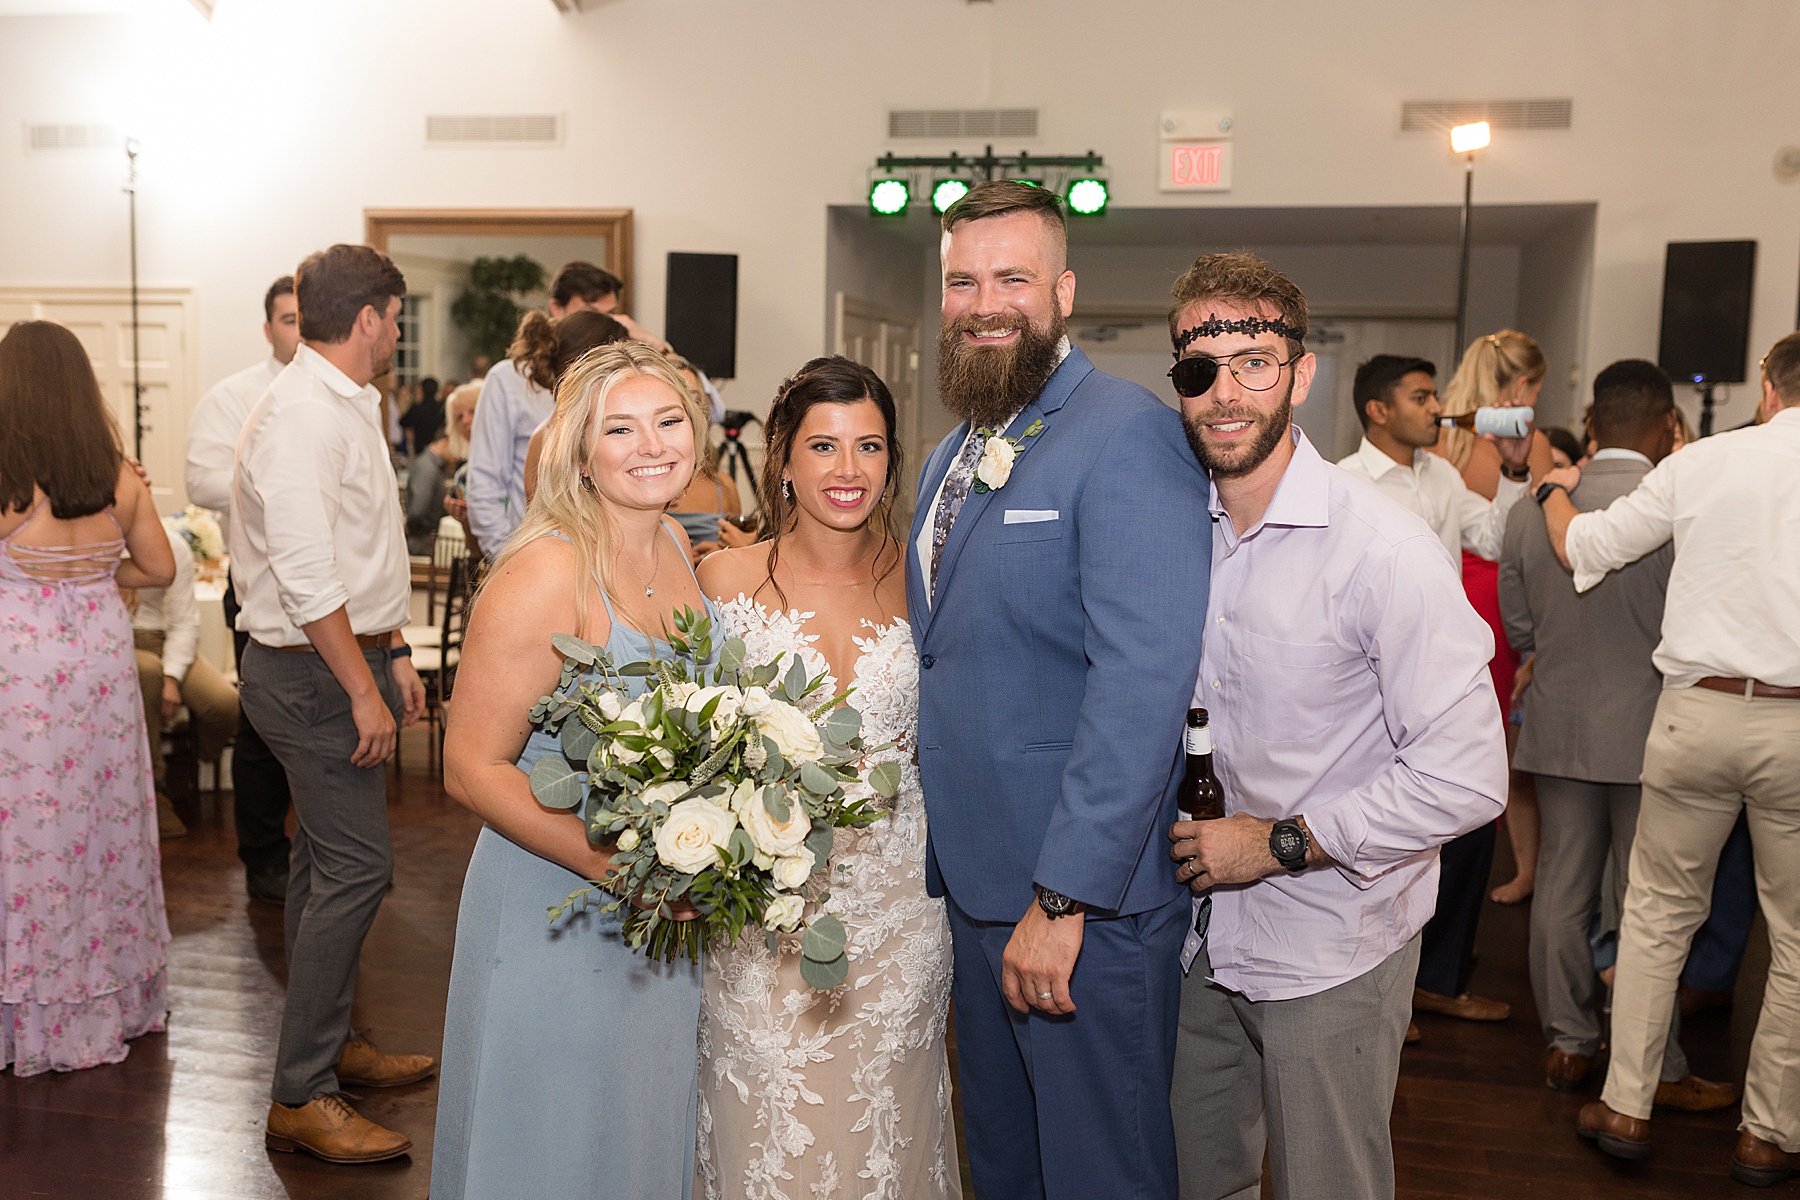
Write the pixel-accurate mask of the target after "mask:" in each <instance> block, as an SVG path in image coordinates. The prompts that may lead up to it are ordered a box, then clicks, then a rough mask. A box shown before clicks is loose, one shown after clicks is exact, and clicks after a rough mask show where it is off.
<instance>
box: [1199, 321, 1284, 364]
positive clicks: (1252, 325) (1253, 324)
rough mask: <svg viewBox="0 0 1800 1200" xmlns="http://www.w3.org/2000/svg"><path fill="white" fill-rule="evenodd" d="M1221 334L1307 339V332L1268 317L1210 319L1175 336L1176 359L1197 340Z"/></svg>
mask: <svg viewBox="0 0 1800 1200" xmlns="http://www.w3.org/2000/svg"><path fill="white" fill-rule="evenodd" d="M1221 333H1278V334H1280V335H1281V336H1282V337H1284V338H1291V339H1292V340H1294V341H1296V342H1298V341H1301V340H1303V339H1304V338H1305V337H1306V331H1305V330H1303V329H1295V328H1294V327H1293V326H1292V325H1289V324H1288V323H1287V322H1286V321H1283V320H1280V319H1279V318H1277V319H1276V320H1273V321H1271V320H1269V319H1267V318H1266V317H1240V318H1238V319H1237V320H1233V321H1221V320H1220V319H1219V318H1217V317H1208V318H1206V320H1204V321H1202V322H1200V324H1198V325H1196V326H1194V327H1193V328H1192V329H1184V330H1182V331H1181V332H1180V333H1178V334H1176V335H1175V357H1177V358H1180V357H1181V352H1182V351H1183V350H1186V349H1187V348H1188V346H1189V345H1190V344H1192V343H1193V342H1194V341H1195V340H1196V339H1198V338H1203V337H1217V336H1218V335H1219V334H1221Z"/></svg>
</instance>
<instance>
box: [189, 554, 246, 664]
mask: <svg viewBox="0 0 1800 1200" xmlns="http://www.w3.org/2000/svg"><path fill="white" fill-rule="evenodd" d="M194 601H195V603H197V604H198V605H199V606H200V654H201V655H202V656H203V657H204V658H205V659H206V660H207V661H208V662H210V663H212V665H213V666H215V667H217V668H219V670H220V672H222V673H223V674H224V676H225V677H226V678H227V679H236V678H237V656H236V654H235V653H234V652H233V648H232V644H231V627H230V626H229V625H227V624H225V585H224V583H222V582H220V583H213V582H210V581H208V580H205V579H201V580H196V581H195V583H194Z"/></svg>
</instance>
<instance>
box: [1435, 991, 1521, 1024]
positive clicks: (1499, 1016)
mask: <svg viewBox="0 0 1800 1200" xmlns="http://www.w3.org/2000/svg"><path fill="white" fill-rule="evenodd" d="M1413 1011H1414V1012H1428V1013H1437V1014H1438V1015H1439V1016H1444V1017H1459V1018H1461V1019H1462V1020H1464V1021H1504V1020H1506V1018H1508V1017H1510V1016H1512V1005H1510V1004H1508V1003H1506V1002H1505V1001H1503V1000H1489V999H1487V998H1486V997H1484V996H1472V995H1470V994H1469V993H1468V992H1464V993H1463V994H1462V995H1460V996H1440V995H1438V993H1436V992H1428V991H1426V990H1425V989H1424V988H1421V987H1416V988H1414V989H1413Z"/></svg>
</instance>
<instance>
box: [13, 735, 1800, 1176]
mask: <svg viewBox="0 0 1800 1200" xmlns="http://www.w3.org/2000/svg"><path fill="white" fill-rule="evenodd" d="M422 736H423V735H422V734H420V733H417V732H414V733H409V734H408V735H407V741H406V763H407V770H406V771H405V772H404V773H403V774H402V775H401V777H400V778H399V779H398V780H396V781H394V783H393V786H392V787H391V789H390V794H389V814H390V818H391V820H392V824H393V832H394V847H395V859H396V869H395V883H394V890H393V892H392V893H390V894H389V896H388V898H387V901H386V902H385V903H384V904H383V906H382V910H381V915H380V917H379V919H378V920H377V921H376V924H375V928H374V931H373V932H372V933H371V934H370V936H369V940H368V942H367V944H366V946H365V948H364V953H363V963H362V979H361V985H360V987H359V990H358V997H357V1015H356V1021H357V1024H358V1025H359V1026H366V1027H368V1028H369V1029H370V1030H371V1031H372V1033H373V1035H374V1037H375V1038H376V1040H377V1041H378V1042H379V1043H380V1044H381V1045H383V1046H384V1047H387V1048H390V1049H394V1050H399V1051H426V1052H436V1051H437V1050H438V1048H439V1042H440V1039H441V1037H442V1032H443V1012H444V991H445V986H446V982H447V978H448V975H449V969H450V951H451V944H452V939H453V935H454V930H455V919H456V903H457V894H458V890H459V888H460V886H461V882H462V875H463V868H464V866H465V865H466V863H467V860H468V854H469V849H470V847H471V845H472V844H473V842H474V838H475V833H476V830H477V825H476V823H475V822H474V821H473V820H472V819H471V818H470V817H469V816H468V815H467V814H466V813H465V812H464V811H463V810H462V809H461V808H459V807H458V806H457V805H456V804H454V803H453V802H451V801H449V800H448V799H447V798H445V797H444V795H443V793H442V791H441V790H440V789H439V788H438V786H437V785H436V783H435V781H434V780H433V779H432V778H431V777H430V776H429V775H428V773H427V772H426V770H425V753H424V750H425V743H424V741H423V740H422ZM226 804H227V806H228V805H229V798H227V800H226ZM1502 842H1503V843H1504V838H1503V839H1502ZM1501 858H1502V861H1501V862H1499V863H1496V866H1495V875H1496V878H1498V879H1504V878H1508V877H1510V873H1511V869H1510V864H1509V863H1508V862H1507V861H1505V855H1504V852H1503V853H1502V855H1501ZM163 871H164V881H165V885H166V891H167V896H168V905H169V924H170V927H171V929H172V931H173V933H174V939H175V940H174V944H173V945H172V947H171V949H170V954H169V980H170V994H171V1003H172V1005H173V1012H172V1013H171V1015H170V1022H169V1032H168V1033H167V1034H158V1035H153V1036H150V1037H145V1038H142V1039H140V1040H139V1041H137V1042H135V1043H134V1044H133V1047H132V1052H131V1056H130V1057H129V1058H128V1059H127V1060H126V1061H125V1062H124V1063H121V1064H119V1065H117V1066H110V1067H100V1068H96V1069H94V1070H89V1071H79V1072H74V1073H72V1074H67V1075H48V1076H37V1077H34V1078H31V1079H15V1078H13V1077H12V1075H11V1074H10V1073H5V1074H0V1197H5V1198H6V1200H14V1198H19V1200H22V1198H24V1197H48V1198H53V1200H65V1198H66V1200H77V1198H82V1200H85V1198H87V1197H99V1196H105V1197H107V1198H108V1200H143V1198H153V1197H170V1198H180V1200H190V1198H191V1200H215V1198H223V1197H232V1198H241V1200H265V1198H268V1200H276V1198H283V1197H293V1198H295V1200H310V1198H313V1197H319V1198H321V1200H323V1198H337V1197H357V1198H359V1200H401V1198H407V1200H416V1198H419V1197H424V1196H425V1195H426V1194H427V1192H428V1185H429V1176H430V1161H431V1134H432V1115H433V1112H434V1110H435V1106H436V1101H437V1085H436V1082H435V1081H431V1082H427V1083H422V1084H418V1085H416V1086H413V1087H409V1088H400V1089H396V1090H394V1091H389V1092H368V1093H365V1094H363V1096H362V1101H361V1103H362V1107H363V1111H364V1112H366V1113H367V1114H368V1115H369V1116H370V1117H372V1118H374V1119H375V1120H377V1121H380V1122H382V1123H383V1124H386V1125H389V1126H391V1127H393V1128H397V1129H400V1130H402V1131H404V1132H405V1133H406V1134H407V1135H408V1136H409V1137H411V1138H412V1139H413V1143H414V1150H413V1153H412V1155H411V1156H410V1158H405V1159H400V1160H398V1161H396V1162H393V1163H384V1164H379V1165H376V1166H365V1167H341V1166H332V1165H330V1164H327V1163H322V1162H318V1161H316V1160H314V1159H310V1158H307V1157H304V1156H295V1155H285V1154H270V1153H269V1152H267V1151H266V1150H264V1149H263V1143H262V1123H263V1116H264V1113H265V1111H266V1110H267V1106H268V1084H269V1074H270V1070H271V1064H272V1055H273V1046H274V1037H275V1031H276V1026H277V1024H278V1021H279V1017H280V1000H281V993H282V987H283V975H284V971H283V966H282V961H281V923H280V922H281V914H280V911H279V910H277V909H274V908H270V907H268V906H265V905H262V904H257V903H254V902H252V901H249V900H247V899H246V898H245V895H244V889H243V875H242V872H241V870H240V869H239V867H238V864H237V859H236V858H235V856H234V854H233V848H232V839H231V833H230V829H229V821H228V820H227V819H225V818H223V817H221V816H220V814H218V813H217V812H213V813H210V814H208V815H206V816H205V817H204V818H203V819H202V820H201V821H200V822H198V823H197V825H196V827H195V829H194V831H193V833H192V834H191V835H190V836H189V837H187V838H186V839H184V840H181V841H176V842H169V843H165V844H164V848H163ZM1527 919H1528V911H1527V909H1525V908H1518V909H1502V908H1499V907H1497V906H1494V905H1489V906H1488V909H1487V912H1486V914H1485V916H1484V919H1483V927H1482V942H1481V947H1482V962H1481V965H1480V967H1479V969H1478V971H1477V973H1476V988H1477V990H1479V991H1481V992H1482V993H1484V994H1486V995H1492V996H1497V997H1499V998H1502V999H1505V1000H1509V1001H1511V1002H1512V1004H1513V1007H1514V1016H1513V1018H1512V1020H1510V1021H1509V1022H1506V1023H1504V1024H1502V1025H1472V1024H1468V1023H1464V1022H1457V1021H1451V1020H1445V1019H1438V1018H1432V1017H1424V1018H1421V1020H1420V1025H1421V1027H1422V1029H1423V1030H1424V1034H1425V1041H1424V1043H1423V1044H1422V1045H1419V1046H1416V1047H1412V1048H1410V1049H1408V1050H1407V1051H1406V1054H1405V1057H1404V1059H1403V1060H1402V1071H1401V1079H1400V1087H1399V1094H1398V1096H1397V1098H1396V1100H1395V1105H1394V1121H1393V1125H1394V1139H1395V1153H1396V1157H1397V1160H1398V1168H1399V1183H1400V1190H1399V1195H1400V1196H1401V1197H1405V1198H1410V1200H1427V1198H1436V1197H1449V1196H1458V1197H1464V1196H1472V1197H1517V1196H1547V1197H1548V1196H1554V1197H1559V1198H1561V1197H1571V1198H1574V1197H1627V1196H1629V1197H1684V1198H1685V1197H1706V1196H1715V1195H1716V1196H1729V1195H1734V1194H1747V1193H1745V1192H1744V1190H1743V1189H1741V1188H1738V1187H1737V1186H1736V1185H1735V1184H1732V1183H1731V1182H1730V1181H1729V1180H1728V1179H1727V1178H1726V1176H1725V1165H1726V1159H1727V1156H1728V1155H1729V1154H1730V1150H1731V1145H1732V1141H1733V1138H1734V1136H1735V1135H1734V1134H1733V1132H1732V1131H1733V1129H1734V1127H1735V1125H1736V1121H1737V1113H1736V1110H1735V1109H1734V1110H1732V1111H1731V1112H1728V1113H1721V1114H1718V1115H1715V1116H1705V1117H1687V1116H1679V1115H1674V1114H1669V1115H1663V1114H1659V1115H1658V1117H1657V1120H1656V1123H1655V1135H1654V1136H1655V1139H1656V1142H1655V1145H1656V1152H1655V1155H1654V1157H1653V1158H1652V1160H1651V1161H1650V1162H1649V1163H1648V1164H1646V1165H1644V1166H1642V1167H1637V1168H1628V1167H1625V1166H1624V1165H1623V1164H1618V1163H1615V1162H1613V1161H1612V1160H1610V1159H1605V1158H1603V1157H1602V1156H1600V1155H1598V1154H1596V1153H1594V1152H1593V1151H1592V1150H1590V1149H1589V1148H1588V1147H1586V1146H1585V1145H1583V1144H1581V1143H1579V1142H1578V1141H1577V1140H1576V1138H1575V1136H1574V1133H1573V1131H1572V1130H1573V1122H1574V1119H1575V1111H1576V1109H1577V1108H1579V1107H1580V1105H1581V1103H1582V1101H1583V1100H1585V1099H1588V1098H1591V1096H1592V1095H1593V1094H1594V1090H1593V1089H1590V1091H1589V1093H1588V1094H1587V1095H1584V1096H1563V1095H1559V1094H1557V1093H1554V1092H1551V1091H1549V1090H1547V1089H1546V1088H1545V1087H1544V1085H1543V1082H1542V1074H1541V1072H1542V1065H1543V1044H1542V1041H1541V1039H1540V1038H1539V1036H1538V1032H1537V1025H1536V1021H1535V1018H1534V1016H1533V1010H1532V1005H1531V995H1530V988H1529V986H1528V984H1527V982H1526V978H1525V930H1526V922H1527ZM1766 966H1767V943H1766V940H1765V939H1764V938H1763V936H1762V935H1761V932H1760V930H1759V932H1758V935H1757V937H1756V938H1755V940H1754V941H1753V943H1752V951H1751V961H1750V962H1749V964H1747V966H1746V969H1745V973H1744V980H1743V982H1742V984H1741V985H1740V990H1739V996H1738V1002H1737V1005H1736V1007H1735V1008H1734V1009H1733V1010H1732V1011H1731V1012H1729V1013H1720V1014H1714V1015H1711V1016H1707V1017H1703V1018H1700V1019H1698V1020H1696V1021H1694V1022H1692V1023H1691V1025H1690V1027H1689V1031H1688V1037H1687V1039H1686V1040H1687V1045H1688V1049H1689V1052H1690V1054H1691V1056H1692V1058H1693V1062H1694V1069H1695V1070H1696V1071H1697V1072H1698V1073H1700V1074H1702V1075H1706V1076H1707V1077H1709V1078H1715V1079H1719V1078H1729V1079H1741V1078H1742V1075H1743V1067H1744V1061H1745V1058H1746V1056H1747V1053H1748V1049H1749V1038H1750V1032H1751V1028H1752V1026H1753V1025H1754V1022H1755V1016H1756V1008H1757V1005H1758V1004H1759V1003H1760V1001H1761V994H1762V978H1763V975H1764V973H1765V972H1766ZM1794 1190H1800V1189H1796V1188H1794V1187H1790V1188H1789V1189H1788V1194H1791V1193H1792V1191H1794ZM1775 1194H1778V1195H1779V1194H1783V1193H1782V1192H1780V1191H1777V1192H1776V1193H1775ZM646 1200H659V1198H646Z"/></svg>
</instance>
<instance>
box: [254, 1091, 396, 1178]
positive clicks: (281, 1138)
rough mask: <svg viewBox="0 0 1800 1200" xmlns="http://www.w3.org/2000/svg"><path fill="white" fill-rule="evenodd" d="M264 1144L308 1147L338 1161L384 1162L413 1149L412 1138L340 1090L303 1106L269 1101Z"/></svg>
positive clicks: (290, 1149) (316, 1154)
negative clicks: (366, 1112) (361, 1109)
mask: <svg viewBox="0 0 1800 1200" xmlns="http://www.w3.org/2000/svg"><path fill="white" fill-rule="evenodd" d="M263 1144H264V1145H265V1146H267V1147H268V1148H269V1149H271V1150H279V1151H280V1152H282V1153H283V1154H292V1153H293V1152H294V1151H296V1150H304V1151H306V1152H307V1153H308V1154H310V1155H312V1156H313V1157H314V1158H322V1159H324V1160H325V1161H326V1162H334V1163H371V1162H381V1161H383V1160H384V1159H389V1158H399V1157H400V1156H401V1155H402V1154H405V1153H406V1152H407V1151H408V1150H411V1149H412V1139H411V1138H409V1137H407V1136H406V1135H405V1134H400V1133H395V1132H394V1131H393V1130H391V1129H383V1128H382V1127H381V1126H379V1125H377V1124H375V1122H373V1121H371V1120H369V1119H368V1118H367V1117H364V1116H362V1115H361V1114H360V1113H358V1112H357V1111H356V1110H355V1109H354V1108H351V1107H350V1105H349V1102H348V1101H346V1100H345V1099H344V1098H343V1096H341V1095H339V1094H338V1093H336V1092H328V1093H326V1094H325V1095H323V1096H315V1097H314V1098H313V1099H312V1101H311V1102H310V1103H307V1104H303V1105H301V1106H300V1107H299V1108H289V1107H288V1106H287V1105H285V1104H271V1105H269V1125H268V1129H267V1131H266V1132H265V1133H264V1134H263Z"/></svg>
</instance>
